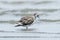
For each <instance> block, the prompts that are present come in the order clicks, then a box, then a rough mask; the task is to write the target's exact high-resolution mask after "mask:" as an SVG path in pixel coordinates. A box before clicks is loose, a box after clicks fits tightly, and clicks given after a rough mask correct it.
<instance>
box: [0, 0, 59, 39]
mask: <svg viewBox="0 0 60 40" xmlns="http://www.w3.org/2000/svg"><path fill="white" fill-rule="evenodd" d="M35 12H36V13H38V14H40V20H39V22H36V23H34V24H33V25H31V26H30V28H31V29H34V30H32V31H29V32H39V33H41V32H43V33H45V32H46V33H47V34H49V33H50V34H51V36H52V34H53V36H54V37H55V35H54V34H60V0H0V32H20V33H21V32H22V31H21V29H24V27H18V28H15V27H14V26H15V23H16V21H17V20H19V19H20V18H21V17H22V16H26V15H29V16H30V15H32V14H33V13H35ZM43 33H42V34H43ZM46 33H45V34H46ZM5 35H6V34H5ZM28 35H29V34H28ZM32 35H33V34H32ZM38 35H39V34H38ZM47 36H49V35H47ZM56 36H58V35H56ZM58 38H60V35H59V37H58Z"/></svg>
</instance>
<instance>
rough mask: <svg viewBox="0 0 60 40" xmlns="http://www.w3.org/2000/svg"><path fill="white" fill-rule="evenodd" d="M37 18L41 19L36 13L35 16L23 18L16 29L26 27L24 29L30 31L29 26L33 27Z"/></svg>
mask: <svg viewBox="0 0 60 40" xmlns="http://www.w3.org/2000/svg"><path fill="white" fill-rule="evenodd" d="M37 17H39V15H38V14H37V13H34V14H33V16H25V17H22V18H21V20H19V21H18V23H17V25H16V26H15V27H18V26H24V27H26V30H28V26H27V25H31V24H32V23H33V22H34V20H35V19H36V18H37ZM19 23H20V24H19Z"/></svg>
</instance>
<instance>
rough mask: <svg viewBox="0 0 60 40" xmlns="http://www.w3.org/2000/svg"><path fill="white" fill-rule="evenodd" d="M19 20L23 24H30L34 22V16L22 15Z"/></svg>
mask: <svg viewBox="0 0 60 40" xmlns="http://www.w3.org/2000/svg"><path fill="white" fill-rule="evenodd" d="M19 22H21V23H22V24H23V25H30V24H32V23H33V22H34V18H33V17H32V16H30V17H29V16H26V17H22V18H21V20H20V21H19Z"/></svg>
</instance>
